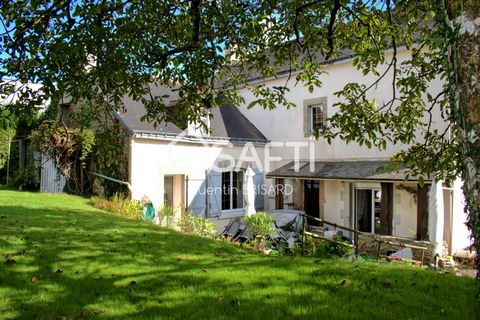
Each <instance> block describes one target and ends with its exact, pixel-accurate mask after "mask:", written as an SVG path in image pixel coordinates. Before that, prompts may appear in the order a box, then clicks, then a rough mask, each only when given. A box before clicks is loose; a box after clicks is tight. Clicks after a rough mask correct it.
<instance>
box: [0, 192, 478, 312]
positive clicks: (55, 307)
mask: <svg viewBox="0 0 480 320" xmlns="http://www.w3.org/2000/svg"><path fill="white" fill-rule="evenodd" d="M0 254H1V257H0V259H2V260H1V264H0V318H6V319H13V318H15V319H55V318H56V317H57V316H61V315H64V316H66V317H67V318H68V319H81V318H82V315H83V318H87V317H89V318H101V319H132V318H141V319H154V318H155V319H156V318H162V319H170V318H171V319H185V318H188V319H232V318H238V319H294V318H301V319H476V317H477V313H478V310H479V309H478V307H479V304H478V301H477V300H475V294H476V292H477V287H476V283H475V281H474V280H473V279H468V278H460V277H455V276H451V275H439V274H437V273H435V272H433V271H426V270H422V269H419V268H416V267H402V266H398V265H389V264H377V263H372V262H353V263H352V262H350V261H346V260H319V259H315V258H299V257H297V258H295V257H270V256H261V255H258V254H256V253H254V252H253V251H251V250H246V249H241V248H236V247H233V246H231V245H229V244H226V243H221V242H218V241H214V240H209V239H203V238H198V237H194V236H189V235H184V234H180V233H177V232H174V231H170V230H167V229H162V228H159V227H157V226H154V225H150V224H147V223H144V222H140V221H135V220H129V219H126V218H122V217H118V216H114V215H112V214H107V213H103V212H102V211H99V210H97V209H94V208H92V207H91V206H89V205H88V204H87V200H86V199H82V198H79V197H72V196H66V195H48V194H38V193H37V194H36V193H26V192H25V193H21V192H14V191H5V190H4V191H0ZM7 259H13V260H15V261H16V263H14V264H13V265H10V266H8V265H7ZM59 269H61V270H63V272H57V270H59ZM32 277H36V279H37V281H36V282H35V281H34V282H35V283H32Z"/></svg>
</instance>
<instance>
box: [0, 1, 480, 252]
mask: <svg viewBox="0 0 480 320" xmlns="http://www.w3.org/2000/svg"><path fill="white" fill-rule="evenodd" d="M0 16H1V23H2V24H3V28H4V32H3V34H2V43H3V46H2V58H1V59H2V66H3V69H2V70H1V77H2V80H3V81H4V82H3V83H2V85H1V88H2V91H5V90H9V89H10V88H11V87H12V83H14V82H15V81H20V82H21V83H28V82H39V83H42V84H43V92H41V93H37V94H34V93H32V92H28V90H25V91H24V92H23V93H22V98H23V99H21V100H20V101H21V102H20V103H19V105H17V106H16V109H15V110H17V111H18V110H22V112H24V111H23V110H26V111H28V110H30V109H31V108H32V106H34V105H35V103H36V102H37V101H35V100H37V99H38V98H39V95H45V96H48V97H57V98H58V97H61V96H64V95H65V94H67V93H68V95H69V96H70V97H71V98H72V99H73V101H78V100H80V99H85V100H88V101H92V102H94V103H92V104H91V105H94V106H95V108H97V109H102V110H106V111H108V110H112V109H116V108H121V107H122V106H121V98H122V96H124V95H125V94H128V95H129V96H131V97H133V98H134V99H135V100H139V101H141V102H143V103H144V104H145V106H146V108H147V111H148V114H147V115H146V117H145V119H146V120H147V121H152V122H154V123H159V122H162V121H165V120H168V121H174V122H175V123H176V124H177V125H179V126H180V127H186V125H187V123H188V121H193V120H198V119H200V118H201V117H202V116H203V115H204V113H205V110H207V109H208V108H213V107H216V106H218V105H219V104H220V103H222V101H224V100H228V101H231V102H233V103H236V104H238V103H242V102H244V101H243V99H242V97H241V96H239V95H238V93H237V89H238V88H239V87H241V86H246V87H247V88H249V89H251V90H252V91H253V92H254V94H255V96H256V97H257V100H256V101H255V104H258V105H260V106H261V107H263V108H269V109H273V108H275V107H276V106H278V105H282V104H283V105H286V106H288V107H292V104H291V103H290V102H289V101H287V100H286V98H285V93H286V92H287V91H288V86H287V84H285V85H284V86H278V87H267V86H264V85H258V84H257V85H255V84H252V83H250V82H248V79H249V78H251V77H252V76H257V77H263V78H267V77H275V76H276V72H277V71H278V70H279V69H280V68H281V67H282V66H287V67H288V69H289V70H290V74H291V75H293V71H296V73H295V76H291V77H289V81H299V82H301V83H302V84H303V85H305V86H307V87H308V88H309V89H310V90H313V89H314V88H315V87H317V86H321V83H320V81H319V75H320V74H321V72H322V65H323V64H324V63H325V61H328V60H333V59H336V58H337V57H339V56H340V54H341V52H342V50H345V49H349V50H352V52H353V54H354V55H355V58H354V64H355V66H356V67H357V68H358V69H359V70H362V71H363V72H364V73H365V74H373V75H375V76H376V77H377V79H385V78H387V77H388V78H389V79H390V80H391V82H392V92H391V100H390V101H386V102H384V103H383V104H381V105H378V104H377V103H375V102H374V101H370V100H369V99H368V98H367V93H368V91H369V90H370V89H371V88H372V87H373V86H374V85H375V83H372V86H369V87H361V86H360V85H358V84H356V83H350V84H348V85H346V86H345V87H344V89H343V90H341V91H340V92H338V93H337V94H338V96H339V97H342V98H343V102H341V103H339V104H338V105H337V107H338V113H337V114H335V115H334V116H332V117H331V119H330V121H329V124H330V125H329V127H326V128H323V129H322V130H321V131H320V132H319V133H318V134H321V135H322V136H323V137H324V138H326V139H332V138H334V137H341V138H342V139H344V140H346V141H356V142H358V143H360V144H365V145H367V146H369V147H376V148H379V149H384V148H385V147H386V145H387V144H388V143H397V142H401V143H405V144H406V145H410V147H409V148H408V149H406V150H404V151H403V152H401V153H399V154H397V155H396V156H394V158H393V159H392V168H393V167H395V166H398V165H407V166H408V167H409V168H410V173H411V174H418V173H421V174H423V175H431V176H435V177H437V178H442V179H446V180H451V179H453V178H454V177H455V176H457V175H461V177H462V179H463V180H464V182H465V184H464V194H465V196H466V199H467V205H466V209H468V212H469V221H468V225H469V227H470V229H471V230H472V233H473V235H474V244H475V246H476V248H480V225H479V223H480V222H479V218H480V200H479V189H480V180H479V170H480V166H479V161H480V153H479V152H480V151H479V149H480V147H479V146H480V144H479V143H478V137H479V124H478V105H479V98H478V97H479V95H478V90H479V82H478V79H479V76H480V74H479V61H480V59H479V58H478V57H479V47H480V46H479V43H480V42H479V34H480V31H479V24H480V23H479V21H480V20H479V16H480V4H479V3H478V1H476V0H442V1H435V0H418V1H408V0H399V1H391V0H378V1H376V0H370V1H367V0H357V1H355V0H354V1H345V0H311V1H295V0H294V1H280V0H272V1H253V0H250V1H248V0H243V1H242V0H239V1H222V0H211V1H206V0H191V1H186V0H185V1H173V0H165V1H154V0H144V1H137V0H110V1H107V0H104V1H84V2H81V1H72V0H63V1H52V2H48V1H47V2H40V1H17V2H15V3H9V2H8V1H2V3H1V9H0ZM400 46H406V47H407V48H409V49H410V50H411V52H412V56H411V58H410V59H409V60H408V61H404V62H402V63H401V64H400V63H399V62H398V61H397V54H396V53H397V48H398V47H400ZM386 50H391V51H392V52H393V54H392V55H391V58H388V59H387V56H386V55H385V51H386ZM385 65H386V66H387V71H386V72H382V73H379V72H378V71H377V70H379V67H380V66H385ZM436 77H440V78H441V79H442V80H443V81H444V86H443V90H442V92H440V93H439V94H438V95H436V96H432V95H431V94H429V93H428V84H429V83H430V82H431V81H433V80H434V79H435V78H436ZM6 79H8V80H6ZM153 81H155V82H157V83H159V84H161V85H166V86H170V87H175V88H177V89H178V90H179V96H180V98H179V99H178V100H177V101H176V105H175V107H174V108H171V107H169V106H167V105H165V103H163V98H164V97H152V96H151V95H149V86H148V84H149V83H151V82H153ZM378 81H380V80H378ZM425 97H426V99H425ZM434 108H439V109H440V110H441V112H442V114H443V115H444V117H445V120H447V121H448V123H449V124H450V125H449V127H448V129H447V130H446V131H445V132H438V131H436V130H433V129H432V128H431V126H430V122H431V121H424V119H425V117H426V118H427V119H428V117H429V116H431V114H432V111H433V110H434ZM418 132H420V133H421V134H422V135H423V138H424V139H423V141H422V142H421V143H420V142H418V141H415V137H416V134H417V133H418ZM452 159H453V161H452Z"/></svg>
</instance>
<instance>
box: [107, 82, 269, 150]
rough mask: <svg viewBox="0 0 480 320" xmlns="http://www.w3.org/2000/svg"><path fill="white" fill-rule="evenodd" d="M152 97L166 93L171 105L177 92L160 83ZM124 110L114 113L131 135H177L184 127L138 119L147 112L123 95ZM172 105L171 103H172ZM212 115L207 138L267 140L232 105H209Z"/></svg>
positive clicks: (154, 88)
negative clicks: (213, 106)
mask: <svg viewBox="0 0 480 320" xmlns="http://www.w3.org/2000/svg"><path fill="white" fill-rule="evenodd" d="M151 88H152V94H153V95H154V96H160V95H169V97H168V98H166V99H165V103H166V104H167V105H168V104H172V105H174V103H175V100H176V99H177V98H178V93H177V91H175V90H171V89H169V88H166V87H162V86H155V85H152V86H151ZM123 103H124V106H125V111H124V112H117V113H116V114H115V115H116V116H117V118H118V119H119V120H120V122H121V123H122V124H123V125H124V126H125V127H126V129H127V130H128V131H129V132H130V134H147V135H153V136H155V135H156V136H160V135H170V136H171V135H179V134H180V133H182V132H183V130H182V129H181V128H179V127H177V126H176V125H175V124H173V123H162V124H160V125H159V126H157V127H156V128H155V127H154V126H153V124H151V123H149V122H144V121H140V118H141V117H142V116H143V115H145V114H146V110H145V107H144V106H143V104H142V103H141V102H138V101H134V100H133V99H131V98H129V97H126V98H124V99H123ZM172 107H174V106H172ZM211 113H212V116H213V118H212V119H211V120H210V129H211V133H210V135H209V136H208V138H218V139H226V140H235V141H244V142H248V141H255V142H263V143H266V142H268V140H267V138H265V136H264V135H263V134H262V133H261V132H260V130H258V129H257V128H256V127H255V126H254V125H253V124H252V123H251V122H250V121H249V120H248V119H247V118H246V117H245V116H244V115H243V114H242V113H241V112H240V111H239V110H238V108H236V107H234V106H232V105H229V104H227V105H224V106H221V107H219V108H212V109H211Z"/></svg>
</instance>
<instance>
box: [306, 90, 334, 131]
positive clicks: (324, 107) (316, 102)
mask: <svg viewBox="0 0 480 320" xmlns="http://www.w3.org/2000/svg"><path fill="white" fill-rule="evenodd" d="M313 108H320V111H321V112H322V114H323V124H327V117H328V104H327V97H320V98H315V99H307V100H304V101H303V131H304V136H305V138H307V137H310V136H312V134H313V132H314V126H313Z"/></svg>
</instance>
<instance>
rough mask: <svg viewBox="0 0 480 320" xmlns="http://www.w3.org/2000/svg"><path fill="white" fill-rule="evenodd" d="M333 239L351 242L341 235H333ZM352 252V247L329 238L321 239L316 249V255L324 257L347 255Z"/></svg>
mask: <svg viewBox="0 0 480 320" xmlns="http://www.w3.org/2000/svg"><path fill="white" fill-rule="evenodd" d="M332 239H333V240H335V241H338V242H344V243H346V244H349V243H348V242H346V241H344V240H342V238H341V237H340V236H333V238H332ZM351 252H352V250H351V248H350V247H348V246H346V245H343V244H340V243H335V242H331V241H327V240H321V241H320V242H319V243H318V245H317V246H316V249H315V255H316V256H318V257H323V258H334V257H346V256H348V255H350V254H351Z"/></svg>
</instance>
